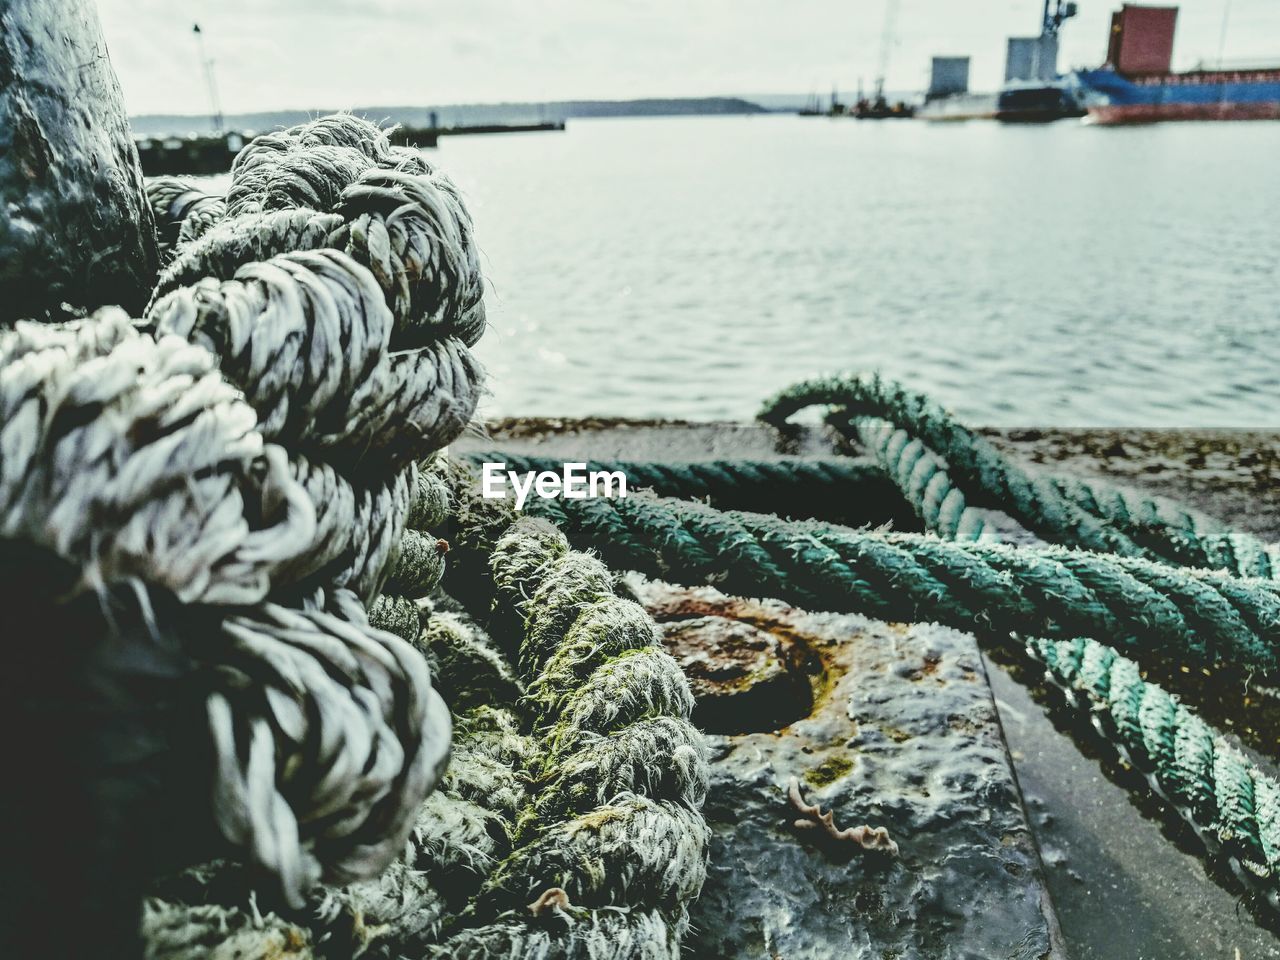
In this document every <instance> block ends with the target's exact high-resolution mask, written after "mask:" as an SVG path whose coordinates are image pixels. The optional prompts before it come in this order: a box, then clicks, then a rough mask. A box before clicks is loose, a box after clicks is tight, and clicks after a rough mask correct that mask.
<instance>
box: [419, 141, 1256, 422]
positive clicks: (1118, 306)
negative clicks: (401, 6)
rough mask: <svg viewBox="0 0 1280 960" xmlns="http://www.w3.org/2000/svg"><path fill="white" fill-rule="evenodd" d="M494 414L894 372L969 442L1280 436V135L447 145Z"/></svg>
mask: <svg viewBox="0 0 1280 960" xmlns="http://www.w3.org/2000/svg"><path fill="white" fill-rule="evenodd" d="M435 155H436V156H437V158H438V160H439V161H440V163H441V164H442V165H443V166H444V168H445V169H446V170H447V171H448V172H449V173H450V174H451V175H452V176H453V177H454V178H455V179H456V180H457V181H458V182H459V184H460V185H461V186H462V187H463V189H464V190H465V192H466V194H467V195H468V197H469V201H470V206H471V209H472V212H473V214H474V217H475V220H476V225H477V231H478V235H479V238H480V242H481V246H482V248H483V255H484V264H485V269H486V272H487V275H488V277H489V281H490V284H491V291H490V294H489V305H490V318H491V321H492V328H491V329H490V331H489V332H488V333H487V334H486V336H485V338H484V340H482V341H481V343H480V345H479V347H478V353H479V355H480V356H481V358H482V359H483V360H484V361H485V363H486V365H487V366H488V368H489V371H490V375H491V380H492V383H491V389H492V391H493V396H492V397H491V398H489V400H488V401H487V403H486V406H485V408H484V412H485V413H487V414H489V415H513V414H526V415H533V414H539V415H542V414H545V415H566V416H578V415H586V414H610V415H628V416H667V417H690V418H698V419H704V418H720V417H731V418H747V417H750V416H752V415H753V414H754V412H755V411H756V410H757V408H758V406H759V403H760V401H761V400H762V399H763V398H764V397H765V396H767V395H768V394H769V393H770V392H772V391H774V390H777V389H779V388H781V387H783V386H785V385H786V384H788V383H789V382H791V381H794V380H796V379H798V378H801V377H807V376H811V375H813V374H816V373H823V372H831V371H836V370H866V371H869V370H879V371H881V372H883V373H884V374H886V375H889V376H892V377H895V378H899V379H901V380H903V381H905V382H906V383H908V384H910V385H911V386H913V387H915V388H918V389H920V390H923V391H926V392H928V393H930V394H932V395H933V396H934V397H936V398H937V399H939V400H941V401H942V402H944V403H945V404H946V405H947V406H949V407H950V408H952V409H953V410H954V411H956V412H957V413H958V414H959V415H961V416H962V417H964V418H965V419H966V420H968V421H970V422H972V423H975V424H993V425H1057V426H1072V425H1097V426H1103V425H1146V426H1257V427H1275V426H1280V267H1278V264H1280V124H1268V123H1254V124H1226V123H1224V124H1183V125H1174V124H1170V125H1164V126H1153V127H1145V128H1132V129H1105V128H1098V127H1089V126H1084V125H1080V124H1076V123H1059V124H1055V125H1052V126H1047V127H1028V128H1019V127H1002V126H999V125H996V124H990V123H969V124H954V125H951V124H943V125H931V124H925V123H881V124H874V123H858V122H854V121H831V120H826V119H808V118H800V117H792V116H762V117H744V118H739V117H727V118H701V117H698V118H678V119H652V120H650V119H629V120H598V121H584V122H576V123H571V124H570V126H569V129H568V131H567V132H565V133H563V134H529V135H511V136H483V137H457V138H446V139H445V140H444V141H443V142H442V146H441V148H440V149H439V150H438V151H436V153H435Z"/></svg>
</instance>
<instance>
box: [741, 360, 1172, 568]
mask: <svg viewBox="0 0 1280 960" xmlns="http://www.w3.org/2000/svg"><path fill="white" fill-rule="evenodd" d="M815 405H837V406H841V407H844V408H846V409H847V411H848V413H849V415H850V416H869V417H878V418H880V419H882V420H887V421H889V422H890V423H892V424H893V425H894V426H896V427H899V428H901V429H903V430H906V431H907V432H908V433H910V434H911V435H913V436H914V437H918V438H919V439H920V441H921V442H922V443H923V444H924V445H925V446H926V447H928V448H929V449H930V450H932V451H933V452H934V453H936V454H937V455H938V456H939V457H941V458H942V460H944V461H945V462H946V463H947V465H948V467H949V469H950V471H951V473H952V474H954V475H955V477H956V478H957V479H958V480H959V481H960V483H961V484H963V485H964V486H966V487H967V488H969V489H971V490H972V491H973V493H974V494H975V495H980V496H981V497H982V505H985V506H991V507H993V508H994V509H998V510H1003V511H1004V512H1005V513H1007V514H1009V515H1010V516H1011V517H1013V518H1014V519H1015V520H1017V521H1018V522H1019V523H1021V524H1023V525H1024V526H1026V527H1027V529H1029V530H1031V531H1032V532H1033V533H1036V534H1038V535H1040V536H1041V537H1043V538H1044V539H1045V540H1049V541H1051V542H1054V543H1062V544H1067V545H1071V546H1079V547H1084V548H1086V549H1089V550H1099V551H1102V552H1104V553H1115V554H1120V555H1123V556H1150V555H1151V554H1150V552H1149V551H1147V550H1146V549H1144V548H1142V547H1140V546H1138V544H1136V543H1134V542H1133V540H1132V539H1130V538H1129V537H1128V536H1127V535H1126V534H1124V533H1123V532H1121V531H1119V530H1117V529H1115V528H1114V527H1113V526H1112V525H1111V524H1108V523H1106V522H1105V521H1103V520H1101V519H1099V518H1098V517H1095V516H1093V515H1092V514H1090V513H1088V512H1087V511H1085V510H1083V509H1082V508H1081V507H1080V506H1078V505H1077V504H1075V503H1073V502H1072V501H1070V500H1068V499H1067V498H1066V497H1064V496H1063V495H1062V494H1061V493H1060V492H1059V491H1058V489H1057V488H1056V487H1054V486H1053V484H1051V483H1049V482H1047V481H1046V480H1044V479H1043V478H1041V477H1037V476H1033V475H1032V474H1030V473H1028V472H1027V471H1025V470H1023V469H1022V468H1021V467H1019V466H1017V465H1016V464H1013V463H1011V462H1010V461H1009V460H1008V458H1006V457H1005V456H1004V455H1003V454H1002V453H1000V451H999V450H997V449H996V447H995V445H994V444H992V443H991V441H989V440H987V439H985V438H984V437H980V436H978V435H977V434H975V433H974V432H973V431H971V430H969V429H968V428H966V427H964V426H962V425H961V424H960V423H958V422H956V421H955V419H953V418H952V417H951V416H950V414H948V413H947V412H946V411H945V410H943V409H942V408H941V407H939V406H938V405H937V404H935V403H933V402H932V401H931V400H929V398H928V397H925V396H923V395H922V394H917V393H912V392H910V391H908V390H905V389H904V388H902V387H901V386H899V385H897V384H895V383H891V382H889V381H886V380H881V379H880V378H879V377H878V376H872V377H828V378H822V379H817V380H807V381H804V382H802V383H798V384H795V385H794V386H791V387H788V388H787V389H786V390H783V391H782V392H781V393H779V394H777V395H776V396H774V397H773V398H771V399H770V400H768V401H766V403H765V405H764V407H763V409H762V411H761V413H760V418H761V419H762V420H765V421H766V422H768V423H773V424H775V425H780V424H782V423H783V422H784V421H786V420H787V418H789V417H791V416H793V415H794V414H796V413H798V412H799V411H801V410H803V409H805V408H806V407H811V406H815Z"/></svg>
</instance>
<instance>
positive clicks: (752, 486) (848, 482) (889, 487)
mask: <svg viewBox="0 0 1280 960" xmlns="http://www.w3.org/2000/svg"><path fill="white" fill-rule="evenodd" d="M462 456H463V457H465V458H466V459H467V460H469V461H471V462H472V463H477V464H478V463H486V462H488V463H505V464H506V467H507V469H508V470H514V471H516V472H518V473H522V474H523V473H528V472H529V471H543V470H550V471H553V472H559V471H560V470H561V469H562V468H563V466H564V464H565V460H564V458H557V457H548V456H542V455H537V456H534V455H530V454H523V453H512V452H509V451H505V450H485V451H480V452H476V453H471V452H467V453H464V454H462ZM585 462H586V469H587V470H588V471H597V470H604V471H611V472H612V471H621V472H622V473H624V474H625V475H626V478H627V485H628V489H631V488H644V489H649V490H652V491H653V492H655V493H658V494H660V495H661V496H664V497H677V498H679V499H682V500H686V499H687V500H705V501H707V502H709V503H711V504H713V505H714V506H716V507H719V508H720V509H722V510H750V511H756V512H761V513H765V512H773V511H774V510H777V509H779V508H780V505H784V506H782V507H781V509H783V510H785V511H787V512H789V513H792V514H794V515H804V516H806V517H811V518H813V519H821V520H830V521H832V522H838V523H847V524H852V525H858V524H862V523H868V522H871V521H873V520H874V521H875V522H884V520H885V519H887V517H886V514H888V515H889V516H892V515H894V514H898V513H901V508H900V505H901V497H900V496H899V495H898V492H897V490H896V489H895V488H894V486H893V484H892V483H890V482H889V480H888V478H886V477H885V475H884V471H883V470H882V469H881V468H880V467H878V466H877V465H876V464H874V463H871V462H870V461H868V460H866V459H862V458H855V457H827V458H823V459H805V460H802V459H797V458H791V459H780V460H758V459H734V460H695V461H678V462H677V461H661V460H587V461H585Z"/></svg>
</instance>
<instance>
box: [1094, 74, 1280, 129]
mask: <svg viewBox="0 0 1280 960" xmlns="http://www.w3.org/2000/svg"><path fill="white" fill-rule="evenodd" d="M1073 78H1074V80H1075V82H1076V83H1077V84H1079V86H1080V91H1081V98H1082V100H1083V102H1084V104H1085V106H1086V108H1087V109H1088V111H1089V116H1090V117H1091V118H1092V119H1093V120H1094V121H1095V122H1097V123H1112V124H1114V123H1155V122H1157V121H1161V120H1280V69H1268V70H1198V71H1194V72H1191V73H1165V74H1156V75H1151V76H1133V77H1130V76H1125V75H1124V74H1122V73H1117V72H1116V71H1115V70H1111V69H1107V68H1103V69H1100V70H1081V71H1078V72H1077V73H1075V74H1073Z"/></svg>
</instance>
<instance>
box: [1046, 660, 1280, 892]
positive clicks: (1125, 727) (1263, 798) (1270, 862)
mask: <svg viewBox="0 0 1280 960" xmlns="http://www.w3.org/2000/svg"><path fill="white" fill-rule="evenodd" d="M1027 648H1028V651H1029V652H1030V653H1031V655H1032V656H1034V657H1035V658H1036V659H1038V660H1040V661H1041V662H1042V663H1043V664H1044V666H1045V668H1046V673H1047V676H1048V678H1049V679H1050V680H1052V681H1053V682H1054V683H1055V684H1056V685H1057V686H1059V687H1060V688H1061V689H1062V690H1064V691H1065V692H1066V693H1067V694H1068V699H1069V702H1070V703H1072V704H1073V705H1074V706H1076V707H1077V708H1079V709H1084V710H1088V711H1089V712H1090V713H1091V714H1092V716H1093V718H1094V720H1095V723H1096V724H1097V725H1098V728H1099V730H1100V732H1101V733H1102V734H1103V735H1104V737H1106V738H1107V739H1108V740H1109V741H1110V742H1111V743H1112V744H1113V745H1114V746H1116V747H1117V748H1119V750H1120V751H1121V754H1122V756H1123V757H1124V759H1126V760H1127V761H1128V762H1129V763H1131V764H1132V765H1133V766H1135V767H1136V768H1138V769H1139V770H1141V771H1143V772H1144V773H1146V774H1147V775H1148V778H1149V780H1150V782H1151V784H1152V786H1153V787H1154V788H1155V789H1156V791H1157V792H1158V793H1159V794H1160V795H1161V796H1162V797H1163V798H1164V799H1165V800H1167V801H1169V802H1170V803H1171V804H1172V805H1173V806H1174V807H1175V808H1177V809H1178V811H1179V812H1180V813H1182V815H1183V816H1184V817H1186V818H1187V821H1188V822H1189V823H1190V824H1191V825H1192V827H1193V828H1194V829H1195V830H1196V832H1197V834H1199V835H1200V837H1201V839H1202V840H1203V841H1205V843H1206V845H1208V846H1209V847H1210V848H1211V849H1214V848H1219V847H1220V848H1221V849H1222V850H1223V851H1224V852H1227V853H1228V854H1229V855H1231V856H1233V857H1234V858H1235V859H1236V860H1237V861H1238V862H1239V863H1241V864H1242V865H1243V866H1244V868H1245V870H1246V871H1247V875H1242V879H1244V880H1246V881H1249V880H1254V881H1256V880H1259V879H1265V880H1271V881H1272V883H1271V884H1270V885H1269V888H1268V890H1267V895H1268V898H1269V899H1270V901H1271V902H1272V904H1273V905H1276V904H1277V903H1278V898H1277V892H1276V888H1275V881H1276V880H1277V872H1278V871H1280V783H1277V782H1276V780H1275V779H1274V778H1272V777H1269V776H1267V775H1266V774H1265V773H1263V772H1262V771H1261V770H1259V769H1258V768H1257V767H1256V766H1255V765H1254V764H1252V763H1251V762H1249V760H1248V759H1247V758H1246V757H1244V756H1243V755H1242V754H1241V753H1240V752H1239V751H1238V750H1236V749H1235V748H1234V747H1232V746H1231V745H1230V744H1228V743H1227V741H1226V740H1225V739H1224V738H1223V737H1221V736H1220V735H1218V734H1217V733H1215V732H1214V730H1213V729H1212V728H1211V727H1210V726H1209V725H1208V724H1206V723H1205V722H1204V721H1203V720H1201V719H1200V718H1199V717H1197V716H1196V715H1195V714H1194V713H1192V711H1190V710H1189V709H1187V708H1186V707H1185V706H1183V705H1182V704H1181V703H1179V702H1178V700H1177V699H1176V698H1175V697H1172V696H1170V695H1169V694H1168V693H1166V692H1165V691H1164V690H1162V689H1160V688H1159V687H1158V686H1156V685H1155V684H1153V683H1148V682H1147V681H1145V680H1143V679H1142V675H1141V672H1140V670H1139V667H1138V665H1137V664H1136V663H1134V662H1133V661H1132V660H1128V659H1126V658H1125V657H1122V656H1120V655H1119V654H1118V653H1116V651H1115V650H1113V649H1111V648H1110V647H1108V646H1104V645H1103V644H1100V643H1097V642H1095V641H1093V640H1086V639H1073V640H1059V641H1054V640H1043V639H1033V640H1029V641H1028V642H1027ZM1076 695H1079V697H1081V698H1082V701H1083V702H1082V701H1081V700H1079V699H1077V697H1076Z"/></svg>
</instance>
